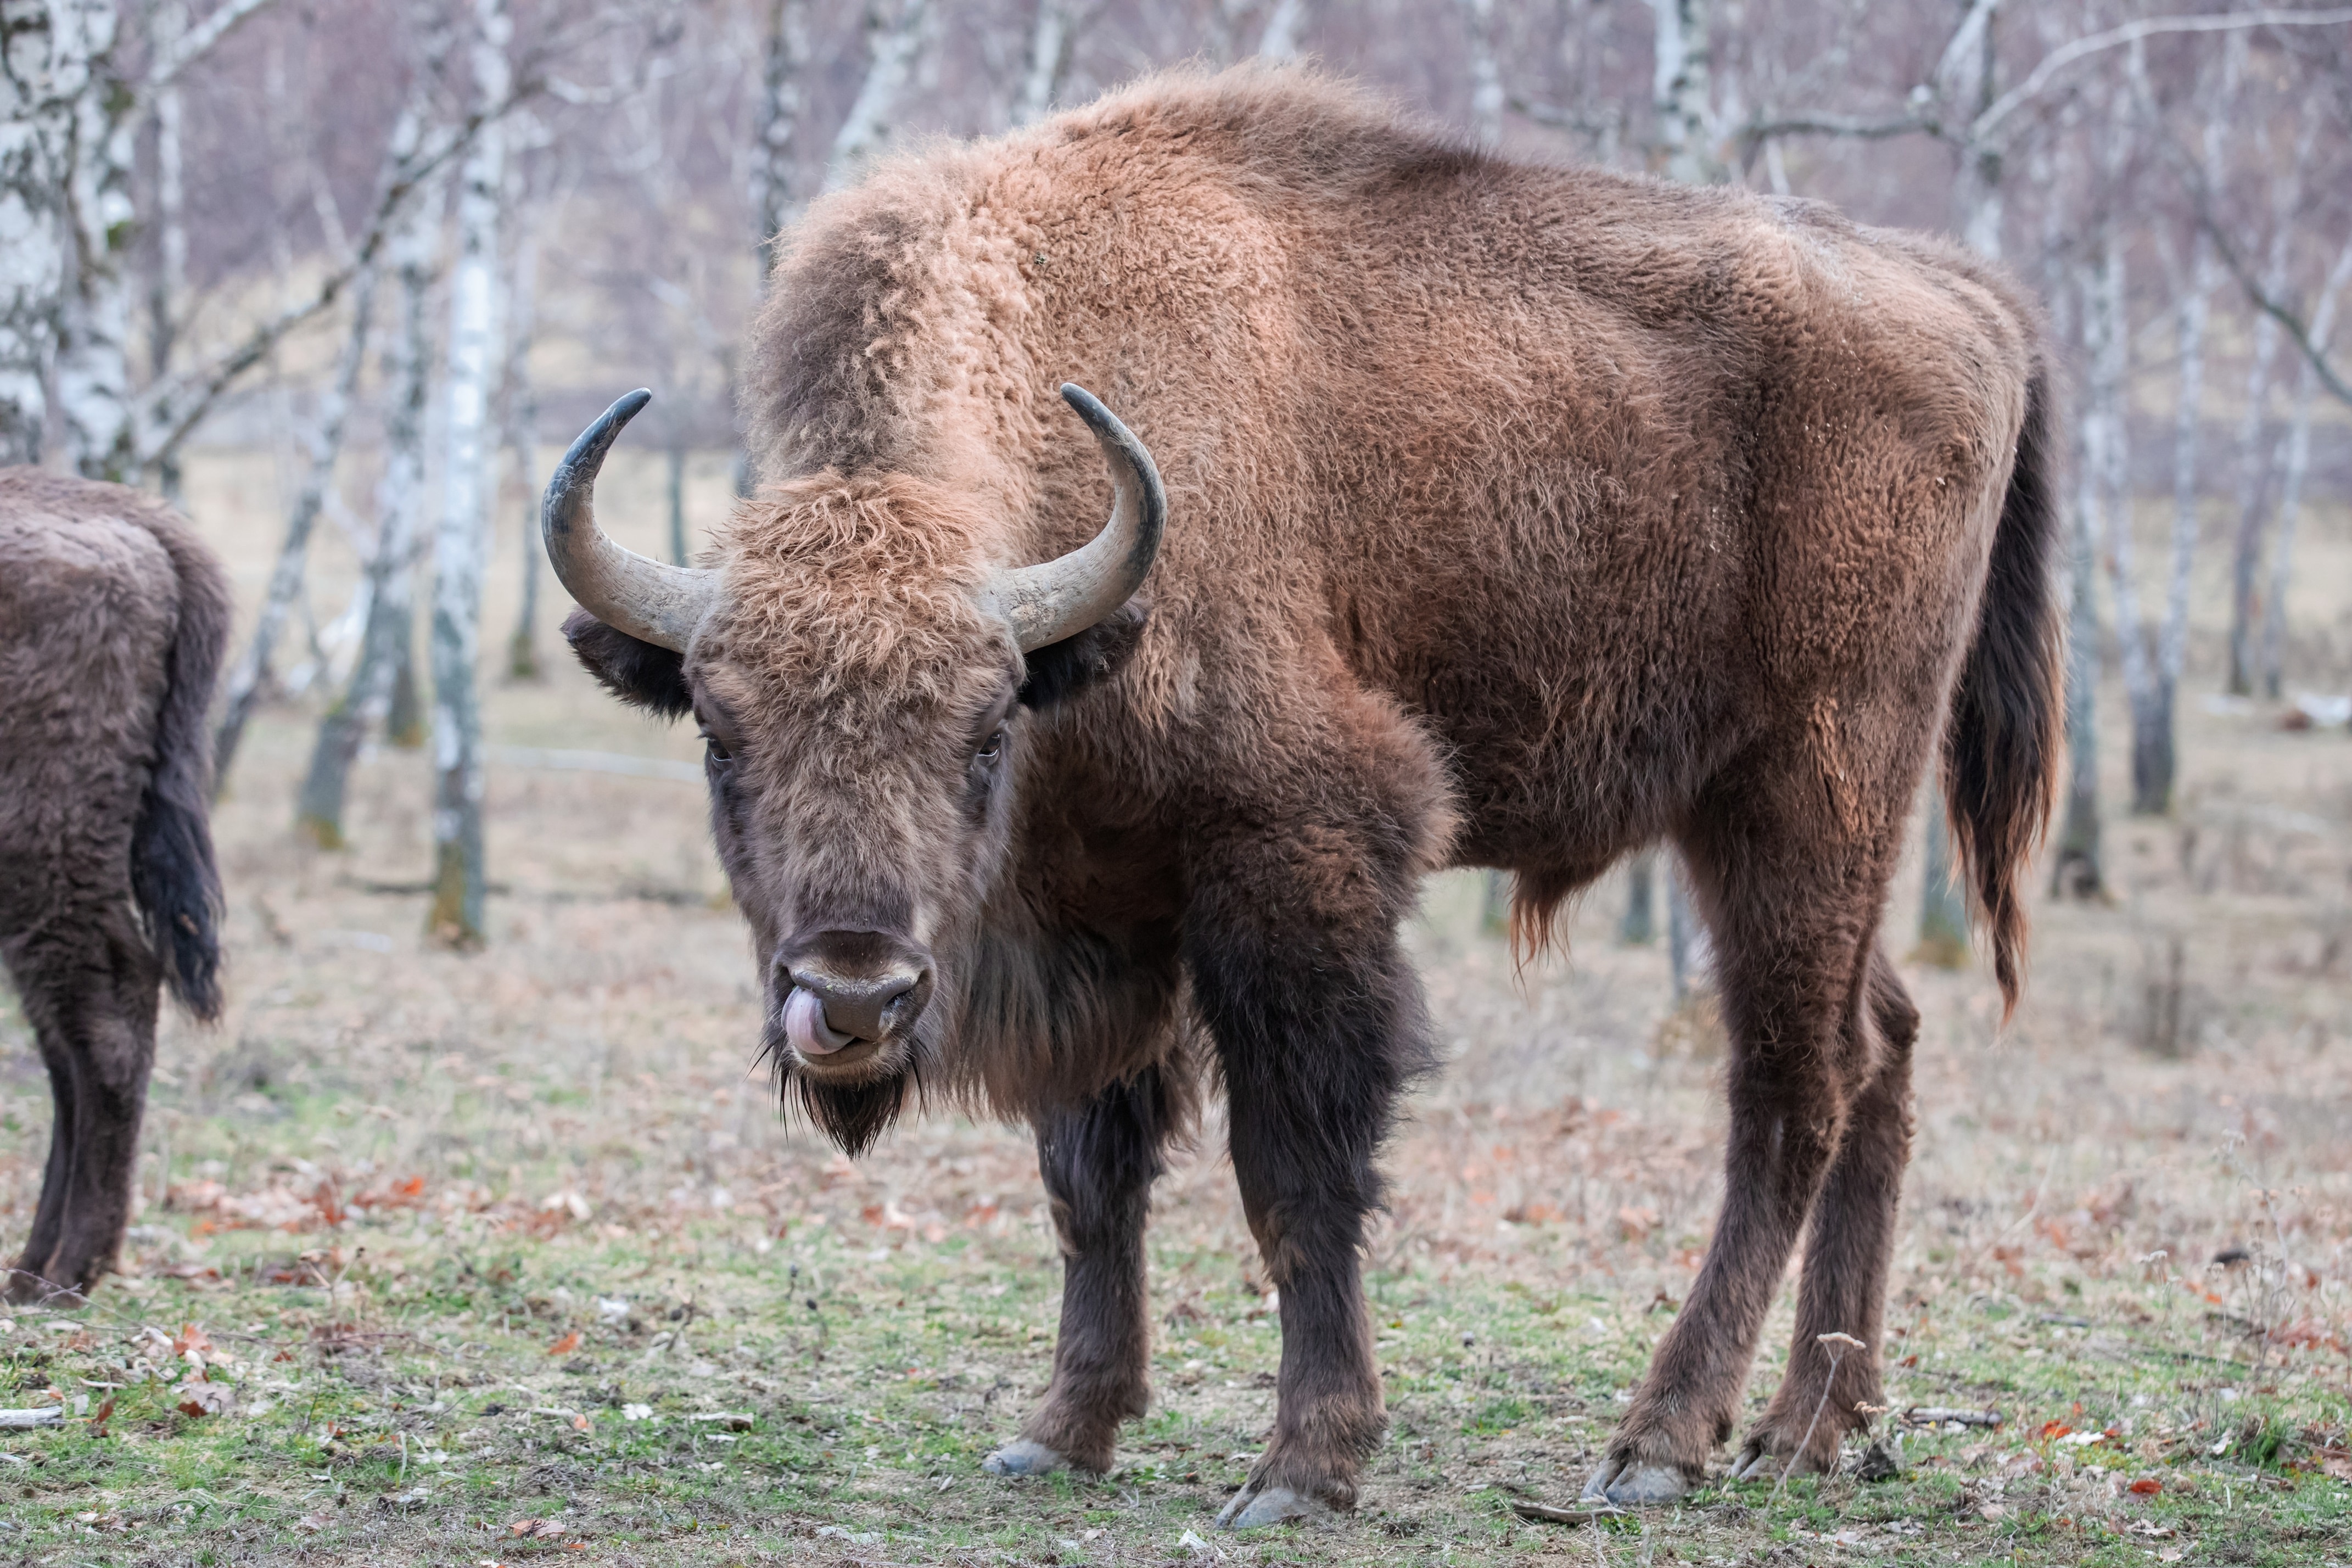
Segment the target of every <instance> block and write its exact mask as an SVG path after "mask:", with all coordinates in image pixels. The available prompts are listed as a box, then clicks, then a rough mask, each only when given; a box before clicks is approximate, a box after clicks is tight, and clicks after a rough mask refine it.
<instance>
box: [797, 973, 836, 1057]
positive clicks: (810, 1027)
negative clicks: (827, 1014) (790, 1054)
mask: <svg viewBox="0 0 2352 1568" xmlns="http://www.w3.org/2000/svg"><path fill="white" fill-rule="evenodd" d="M784 1038H786V1039H788V1040H790V1041H791V1042H792V1043H793V1049H794V1050H796V1051H798V1052H800V1053H801V1055H803V1056H804V1057H829V1056H831V1055H832V1054H833V1053H834V1052H835V1051H837V1050H839V1049H841V1047H844V1046H845V1045H847V1044H849V1038H848V1037H847V1036H845V1035H840V1034H836V1033H835V1032H834V1031H833V1030H832V1029H831V1028H829V1027H828V1026H826V1024H825V1021H824V1003H822V1002H819V1001H818V1000H817V999H816V996H815V994H814V993H812V992H808V991H803V990H801V989H799V988H798V987H797V986H796V987H794V988H793V994H791V995H790V996H788V997H786V998H785V999H784Z"/></svg>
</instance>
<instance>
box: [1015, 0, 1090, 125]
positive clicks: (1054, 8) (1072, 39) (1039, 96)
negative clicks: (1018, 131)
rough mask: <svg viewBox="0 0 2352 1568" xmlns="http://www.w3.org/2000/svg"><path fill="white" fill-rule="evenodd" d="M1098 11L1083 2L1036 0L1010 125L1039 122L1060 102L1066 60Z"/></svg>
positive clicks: (1068, 62)
mask: <svg viewBox="0 0 2352 1568" xmlns="http://www.w3.org/2000/svg"><path fill="white" fill-rule="evenodd" d="M1100 8H1101V7H1100V5H1099V4H1094V5H1089V4H1085V3H1083V0H1037V11H1036V14H1035V15H1034V16H1032V17H1031V18H1030V22H1029V45H1028V48H1027V51H1026V53H1025V55H1024V58H1023V61H1022V66H1021V89H1020V91H1019V92H1017V93H1015V94H1014V95H1013V114H1012V120H1013V124H1015V125H1028V124H1033V123H1034V122H1035V121H1040V120H1043V119H1045V116H1046V115H1047V114H1049V113H1051V112H1053V109H1054V106H1055V104H1056V103H1058V102H1060V101H1061V98H1062V84H1063V83H1064V82H1065V81H1066V80H1068V79H1069V75H1070V60H1071V58H1072V57H1073V56H1074V55H1076V53H1077V47H1078V35H1079V34H1081V33H1083V32H1084V31H1085V30H1086V27H1087V23H1088V22H1090V21H1092V20H1093V19H1094V16H1095V13H1096V12H1097V10H1099V9H1100Z"/></svg>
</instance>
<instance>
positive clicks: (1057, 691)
mask: <svg viewBox="0 0 2352 1568" xmlns="http://www.w3.org/2000/svg"><path fill="white" fill-rule="evenodd" d="M1145 619H1146V615H1145V612H1144V611H1142V610H1139V609H1138V608H1136V607H1135V605H1132V604H1127V605H1120V606H1119V607H1118V609H1116V610H1114V611H1112V612H1111V613H1110V614H1109V615H1108V616H1104V617H1103V618H1102V619H1101V620H1099V621H1097V622H1096V623H1095V624H1094V625H1093V626H1088V627H1087V629H1086V630H1084V631H1082V632H1079V633H1077V634H1076V636H1074V637H1064V638H1063V639H1062V640H1061V641H1060V642H1057V643H1048V644H1046V645H1045V647H1041V648H1034V649H1032V650H1031V651H1030V652H1029V653H1028V654H1026V655H1024V658H1025V660H1026V662H1027V664H1028V668H1029V673H1028V675H1027V676H1026V677H1025V678H1024V679H1023V680H1022V682H1021V702H1022V705H1023V706H1024V707H1028V708H1051V707H1052V706H1053V705H1054V704H1055V703H1056V702H1059V701H1060V700H1062V699H1063V698H1065V697H1067V696H1069V695H1070V693H1072V692H1074V691H1080V690H1083V689H1086V688H1087V687H1089V686H1092V685H1093V684H1094V683H1095V682H1096V681H1097V680H1102V679H1107V678H1108V677H1110V676H1112V675H1116V674H1117V673H1118V667H1119V666H1120V665H1123V664H1125V663H1126V662H1127V660H1128V656H1129V655H1130V654H1132V653H1133V652H1134V651H1135V645H1136V642H1137V641H1138V639H1139V638H1140V637H1142V635H1143V623H1144V620H1145Z"/></svg>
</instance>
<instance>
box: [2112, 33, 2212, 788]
mask: <svg viewBox="0 0 2352 1568" xmlns="http://www.w3.org/2000/svg"><path fill="white" fill-rule="evenodd" d="M2245 57H2246V35H2245V34H2244V33H2243V32H2242V31H2241V32H2234V33H2231V35H2229V37H2227V39H2226V40H2225V41H2224V42H2223V44H2222V52H2221V65H2220V68H2219V70H2218V71H2214V72H2210V73H2208V76H2207V79H2206V80H2205V81H2204V82H2202V83H2200V91H2199V93H2198V95H2197V96H2198V100H2199V108H2200V121H2201V124H2200V134H2199V142H2200V147H2199V157H2200V168H2199V176H2200V181H2201V183H2202V184H2204V186H2205V187H2206V188H2209V189H2210V187H2211V186H2212V185H2213V184H2216V183H2217V182H2218V181H2219V180H2220V178H2221V170H2222V165H2223V161H2224V156H2225V153H2226V146H2227V139H2226V128H2227V118H2226V117H2227V115H2228V114H2229V112H2230V110H2231V109H2232V108H2233V107H2235V105H2234V99H2235V97H2236V89H2237V85H2238V79H2239V77H2240V75H2241V72H2242V68H2243V65H2244V61H2245ZM2132 67H2133V78H2134V84H2135V88H2136V90H2137V98H2138V101H2139V104H2140V108H2141V112H2142V113H2143V114H2145V115H2148V116H2151V117H2152V116H2153V114H2154V113H2155V112H2156V105H2155V102H2154V95H2153V93H2152V92H2151V91H2150V90H2149V89H2148V87H2147V70H2146V59H2145V56H2144V55H2143V54H2142V53H2141V51H2139V50H2138V49H2137V48H2135V49H2134V50H2133V55H2132ZM2123 129H2124V127H2123V125H2122V123H2121V121H2118V122H2117V124H2116V133H2117V134H2118V135H2120V134H2121V133H2122V132H2123ZM2220 281H2221V276H2220V268H2219V265H2218V263H2217V260H2216V258H2215V257H2214V254H2213V246H2212V241H2211V239H2210V237H2209V236H2208V235H2207V234H2206V232H2205V230H2204V229H2203V228H2202V227H2201V226H2200V227H2196V228H2194V229H2193V230H2192V232H2191V233H2190V236H2189V257H2188V259H2187V262H2186V264H2185V265H2183V266H2180V267H2179V268H2176V276H2175V278H2174V285H2175V287H2174V293H2175V296H2176V300H2175V305H2174V312H2173V343H2174V348H2175V351H2176V353H2177V356H2178V362H2179V371H2178V374H2177V380H2176V382H2175V386H2176V395H2175V404H2174V416H2173V434H2172V473H2173V480H2172V533H2171V545H2170V550H2169V551H2168V559H2167V569H2166V574H2165V589H2164V615H2163V618H2162V620H2160V621H2159V622H2158V624H2157V625H2156V626H2144V625H2142V624H2141V622H2140V619H2139V616H2138V614H2137V608H2136V606H2135V605H2134V604H2133V601H2134V599H2135V597H2136V595H2135V593H2134V592H2133V591H2132V590H2131V589H2130V588H2129V586H2128V585H2127V584H2125V583H2124V582H2123V580H2122V576H2121V574H2125V573H2126V572H2128V570H2129V563H2130V533H2131V524H2130V515H2131V513H2130V503H2129V500H2128V498H2122V499H2120V500H2113V499H2111V501H2110V504H2111V505H2113V506H2115V507H2116V511H2115V512H2113V513H2111V515H2110V520H2109V521H2110V527H2111V528H2112V529H2113V530H2114V531H2115V537H2116V540H2117V544H2116V550H2115V552H2114V555H2113V559H2114V561H2115V563H2116V572H2117V573H2118V574H2119V575H2118V579H2117V589H2116V623H2117V624H2116V632H2117V635H2118V636H2119V637H2122V638H2123V639H2124V640H2125V642H2126V655H2125V660H2124V668H2125V671H2126V686H2127V689H2128V693H2129V696H2130V699H2131V717H2132V750H2131V763H2132V767H2131V774H2132V810H2133V812H2134V813H2135V814H2137V815H2139V816H2161V815H2163V814H2164V813H2165V812H2167V811H2169V810H2170V809H2171V807H2172V785H2173V779H2174V776H2175V774H2176V773H2178V771H2179V757H2178V754H2177V751H2176V748H2175V744H2174V738H2173V715H2174V709H2175V707H2176V697H2177V694H2178V692H2179V687H2180V671H2181V665H2182V662H2183V660H2184V658H2186V655H2187V648H2188V642H2189V572H2190V570H2191V569H2192V568H2193V566H2194V565H2195V563H2196V555H2197V536H2198V526H2197V508H2198V500H2199V495H2198V466H2197V465H2198V457H2199V446H2200V440H2199V438H2200V436H2201V434H2202V432H2203V428H2204V397H2205V331H2206V326H2207V323H2208V321H2210V316H2211V306H2212V297H2213V289H2214V288H2215V287H2216V286H2217V285H2218V284H2219V283H2220ZM2118 396H2119V394H2118ZM2108 417H2110V418H2111V419H2112V420H2113V421H2114V422H2115V424H2116V426H2120V423H2121V420H2122V418H2123V415H2122V413H2121V412H2120V405H2118V411H2117V412H2116V413H2115V414H2113V415H2112V416H2108ZM2127 607H2128V611H2127ZM2142 644H2152V645H2153V646H2152V647H2141V646H2140V645H2142Z"/></svg>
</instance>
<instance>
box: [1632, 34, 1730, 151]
mask: <svg viewBox="0 0 2352 1568" xmlns="http://www.w3.org/2000/svg"><path fill="white" fill-rule="evenodd" d="M1649 5H1650V15H1651V17H1652V20H1653V21H1654V24H1655V27H1654V35H1653V36H1654V39H1655V44H1654V49H1655V53H1654V74H1653V76H1652V79H1651V99H1652V103H1653V106H1654V109H1655V110H1656V111H1657V116H1658V157H1659V168H1660V172H1661V173H1663V174H1664V175H1665V176H1666V177H1667V178H1668V179H1670V180H1676V181H1680V182H1681V183H1682V184H1686V185H1713V184H1721V183H1722V182H1723V181H1724V180H1725V179H1726V178H1727V176H1728V174H1729V171H1728V170H1727V169H1726V168H1725V167H1724V164H1723V161H1722V159H1721V158H1719V157H1717V154H1716V150H1715V115H1714V112H1713V108H1712V105H1713V91H1712V87H1711V83H1710V80H1709V67H1710V64H1711V50H1712V47H1713V43H1714V37H1715V0H1649Z"/></svg>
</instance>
